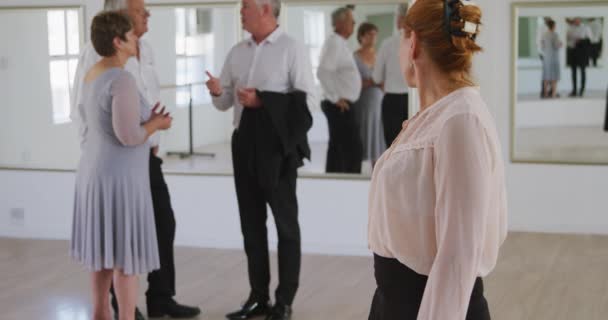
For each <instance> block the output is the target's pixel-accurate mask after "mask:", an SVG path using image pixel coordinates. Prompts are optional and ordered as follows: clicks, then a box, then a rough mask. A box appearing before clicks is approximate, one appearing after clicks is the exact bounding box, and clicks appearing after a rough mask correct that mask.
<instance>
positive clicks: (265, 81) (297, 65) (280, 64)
mask: <svg viewBox="0 0 608 320" xmlns="http://www.w3.org/2000/svg"><path fill="white" fill-rule="evenodd" d="M220 83H221V86H222V89H223V90H222V94H221V95H220V96H218V97H213V99H212V100H213V105H214V106H215V107H216V108H217V109H219V110H222V111H225V110H228V109H230V108H231V107H233V106H234V119H233V124H234V127H235V128H238V127H239V123H240V122H241V115H242V113H243V106H242V105H241V104H240V103H239V101H238V98H237V91H238V89H242V88H255V89H257V90H259V91H272V92H280V93H288V92H292V91H296V90H298V91H303V92H306V96H307V99H308V101H311V100H310V98H311V96H312V93H313V92H314V81H313V77H312V65H311V63H310V58H309V56H308V50H307V49H306V47H305V46H304V45H303V44H301V43H300V42H298V41H296V40H295V39H294V38H292V37H290V36H289V35H287V34H286V33H284V32H283V31H282V30H281V29H280V28H277V29H276V30H275V31H274V32H272V33H271V34H270V35H269V36H268V37H267V38H266V39H264V40H263V41H262V42H260V43H259V44H258V43H256V42H255V41H254V40H253V38H249V39H246V40H243V41H241V42H239V43H238V44H236V45H235V46H234V47H233V48H232V49H231V50H230V52H229V53H228V56H227V57H226V62H225V63H224V67H223V68H222V73H221V75H220Z"/></svg>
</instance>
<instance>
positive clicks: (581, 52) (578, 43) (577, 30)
mask: <svg viewBox="0 0 608 320" xmlns="http://www.w3.org/2000/svg"><path fill="white" fill-rule="evenodd" d="M567 21H568V20H567ZM569 24H570V25H569V27H568V33H567V37H566V39H567V43H568V50H567V52H566V59H567V63H568V65H569V66H570V68H571V70H572V92H570V97H575V96H577V95H578V96H579V97H582V96H583V94H584V93H585V83H586V81H587V72H586V69H587V66H589V48H590V46H591V42H590V39H591V37H592V35H591V29H589V27H588V26H586V25H585V24H583V23H582V21H581V18H574V19H572V20H570V22H569ZM577 69H580V70H581V86H580V91H578V90H577V88H578V86H577V85H578V83H577Z"/></svg>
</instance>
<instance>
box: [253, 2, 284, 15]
mask: <svg viewBox="0 0 608 320" xmlns="http://www.w3.org/2000/svg"><path fill="white" fill-rule="evenodd" d="M255 3H257V5H258V7H260V6H262V5H264V4H269V5H270V7H271V8H272V14H273V15H274V17H275V18H277V19H278V18H279V16H280V15H281V0H255Z"/></svg>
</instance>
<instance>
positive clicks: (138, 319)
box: [114, 308, 146, 320]
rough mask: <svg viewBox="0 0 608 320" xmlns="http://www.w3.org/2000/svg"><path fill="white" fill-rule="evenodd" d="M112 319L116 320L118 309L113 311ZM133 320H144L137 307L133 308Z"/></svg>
mask: <svg viewBox="0 0 608 320" xmlns="http://www.w3.org/2000/svg"><path fill="white" fill-rule="evenodd" d="M114 320H118V310H117V311H116V312H114ZM135 320H146V318H144V315H143V314H142V313H141V311H139V308H135Z"/></svg>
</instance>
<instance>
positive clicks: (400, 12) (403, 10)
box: [397, 3, 408, 18]
mask: <svg viewBox="0 0 608 320" xmlns="http://www.w3.org/2000/svg"><path fill="white" fill-rule="evenodd" d="M407 8H408V5H407V3H401V4H399V6H398V7H397V17H398V18H401V17H405V16H407Z"/></svg>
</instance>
